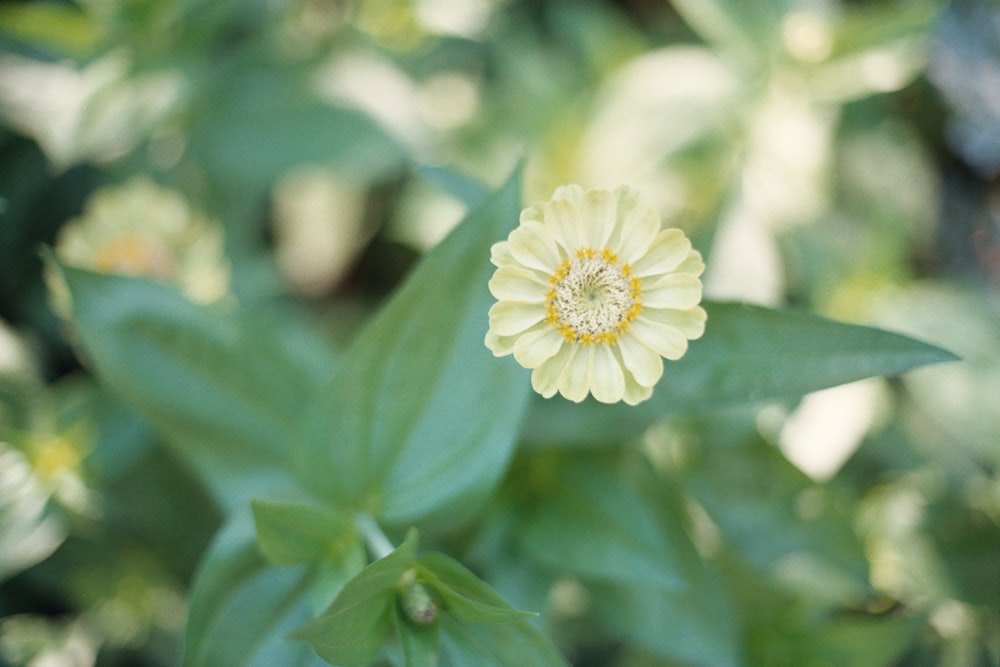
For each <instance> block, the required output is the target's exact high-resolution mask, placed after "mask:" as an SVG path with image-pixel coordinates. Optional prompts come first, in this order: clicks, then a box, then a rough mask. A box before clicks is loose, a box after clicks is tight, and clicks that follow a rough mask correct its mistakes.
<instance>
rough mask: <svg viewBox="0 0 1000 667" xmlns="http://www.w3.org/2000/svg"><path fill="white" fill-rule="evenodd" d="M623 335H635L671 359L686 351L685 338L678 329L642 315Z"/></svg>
mask: <svg viewBox="0 0 1000 667" xmlns="http://www.w3.org/2000/svg"><path fill="white" fill-rule="evenodd" d="M625 335H626V336H627V335H632V336H635V337H636V338H637V339H638V341H639V342H640V343H642V344H643V345H645V346H646V347H648V348H650V349H652V350H653V351H654V352H656V353H657V354H659V355H660V356H661V357H666V358H667V359H670V360H671V361H676V360H677V359H680V358H681V357H683V356H684V353H685V352H687V347H688V342H687V338H685V337H684V335H683V334H682V333H681V332H680V331H678V330H677V329H675V328H674V327H671V326H667V325H666V324H660V323H659V322H656V321H654V320H650V319H647V318H646V317H643V316H642V315H640V316H639V317H637V318H636V319H635V321H634V322H632V326H630V327H629V330H628V333H627V334H625Z"/></svg>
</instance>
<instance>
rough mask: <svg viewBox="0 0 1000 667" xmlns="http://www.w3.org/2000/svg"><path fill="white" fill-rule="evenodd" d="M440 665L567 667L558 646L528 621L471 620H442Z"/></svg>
mask: <svg viewBox="0 0 1000 667" xmlns="http://www.w3.org/2000/svg"><path fill="white" fill-rule="evenodd" d="M441 647H442V654H443V655H442V658H443V659H442V661H441V665H442V666H443V667H466V666H467V665H476V667H526V666H527V665H531V667H566V665H567V664H568V663H567V662H566V660H565V659H564V658H563V656H562V655H561V654H560V653H559V650H558V649H557V648H556V647H555V645H553V644H552V642H551V640H549V639H548V638H547V637H546V636H545V635H544V634H543V633H542V631H541V630H539V629H538V628H536V627H535V626H534V625H532V624H531V623H530V622H529V621H525V620H519V621H511V622H509V623H489V624H484V623H472V622H468V621H463V620H461V619H459V618H457V617H455V616H450V615H448V616H445V617H444V618H443V619H442V620H441Z"/></svg>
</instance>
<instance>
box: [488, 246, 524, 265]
mask: <svg viewBox="0 0 1000 667" xmlns="http://www.w3.org/2000/svg"><path fill="white" fill-rule="evenodd" d="M490 261H491V262H493V265H494V266H519V262H518V261H517V258H516V257H514V253H512V252H511V250H510V243H508V242H507V241H498V242H496V243H494V244H493V245H492V246H491V247H490Z"/></svg>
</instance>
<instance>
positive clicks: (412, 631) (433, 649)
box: [392, 607, 441, 667]
mask: <svg viewBox="0 0 1000 667" xmlns="http://www.w3.org/2000/svg"><path fill="white" fill-rule="evenodd" d="M392 618H393V621H394V624H395V628H396V637H397V638H398V639H399V645H400V648H401V650H402V654H403V666H404V667H437V665H438V659H439V657H440V654H441V649H440V642H439V633H438V629H437V627H435V626H427V627H420V626H416V625H414V624H413V623H409V622H407V621H406V619H404V618H403V615H402V613H401V612H400V611H399V608H398V607H397V608H396V609H395V613H393V616H392Z"/></svg>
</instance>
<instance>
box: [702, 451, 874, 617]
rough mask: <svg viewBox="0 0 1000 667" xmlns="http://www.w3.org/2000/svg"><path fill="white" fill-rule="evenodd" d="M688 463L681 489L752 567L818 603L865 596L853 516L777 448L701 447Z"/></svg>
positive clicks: (863, 561)
mask: <svg viewBox="0 0 1000 667" xmlns="http://www.w3.org/2000/svg"><path fill="white" fill-rule="evenodd" d="M691 457H692V459H693V460H692V461H690V462H689V463H688V464H687V465H686V466H685V472H684V479H683V484H684V485H685V486H686V488H688V489H689V491H690V492H691V494H692V495H693V496H694V498H695V499H697V500H698V502H699V503H701V505H702V506H703V507H704V508H705V510H706V511H707V512H708V514H709V516H710V517H711V518H712V521H714V522H715V524H716V525H717V526H718V528H719V530H720V531H721V533H722V537H723V540H724V541H725V543H726V544H727V545H728V546H729V547H730V548H732V549H733V550H735V551H736V552H737V553H739V554H740V556H741V557H742V558H744V559H745V560H746V561H747V562H748V563H749V564H750V565H751V566H752V567H754V568H756V569H757V570H758V571H763V572H770V573H771V574H772V575H773V576H775V577H777V578H778V579H780V580H781V581H783V582H784V583H785V584H786V585H789V586H791V587H793V588H795V589H796V590H799V591H802V592H803V593H805V594H807V595H809V596H811V597H815V598H816V599H818V600H830V601H833V602H840V603H852V602H857V601H858V599H859V598H861V597H863V596H864V595H865V594H866V593H867V592H868V590H869V586H868V562H867V559H866V558H865V553H864V550H863V547H862V545H861V541H860V539H859V537H858V535H857V534H856V533H855V532H854V531H853V530H852V528H851V522H850V517H849V516H848V515H847V513H846V512H845V511H843V510H841V509H840V508H838V506H837V504H836V503H835V502H834V501H833V499H832V497H831V494H832V491H831V490H829V489H827V488H825V487H822V486H819V485H817V484H815V483H813V482H812V481H811V480H810V479H809V478H808V477H806V475H805V474H804V473H802V472H800V471H799V470H798V469H797V468H795V467H794V466H793V465H792V464H791V463H790V462H788V460H786V459H785V458H784V456H782V454H781V452H780V451H778V449H777V448H775V447H773V446H771V445H769V444H767V443H765V442H764V441H763V440H760V439H756V438H755V439H754V441H753V442H752V443H750V444H747V445H745V446H720V445H717V444H715V445H713V444H711V443H706V444H705V445H704V446H702V447H700V448H699V449H698V452H697V453H692V455H691Z"/></svg>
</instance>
